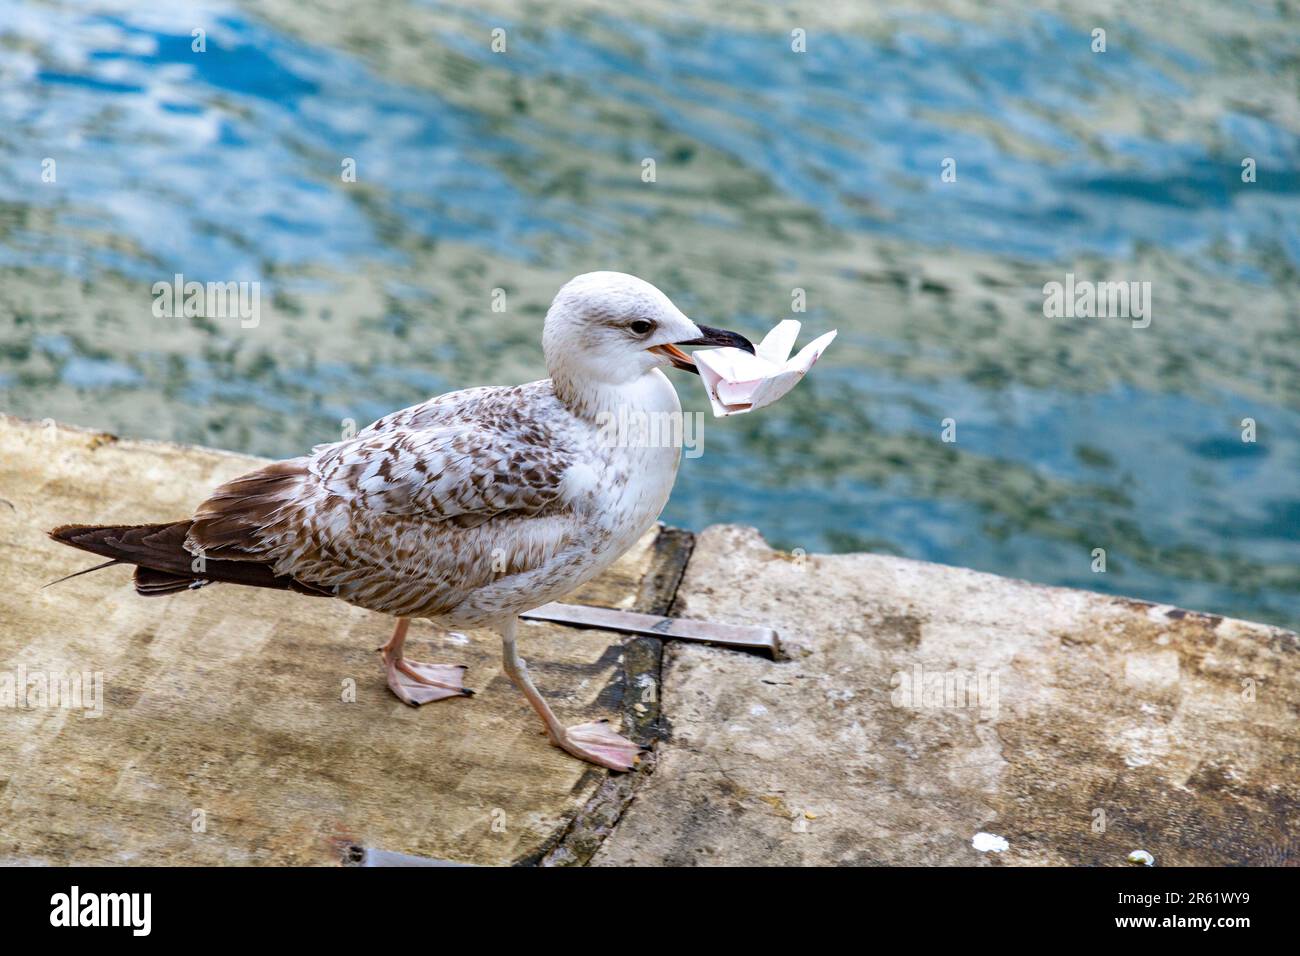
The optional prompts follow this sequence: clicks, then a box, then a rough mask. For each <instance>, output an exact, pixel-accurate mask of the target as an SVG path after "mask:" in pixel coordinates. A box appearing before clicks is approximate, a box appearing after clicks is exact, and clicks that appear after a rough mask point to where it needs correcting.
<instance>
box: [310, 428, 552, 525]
mask: <svg viewBox="0 0 1300 956" xmlns="http://www.w3.org/2000/svg"><path fill="white" fill-rule="evenodd" d="M568 465H569V457H568V456H567V455H565V454H564V453H562V452H557V451H556V450H554V449H552V448H545V447H539V446H537V445H534V444H533V443H531V442H529V441H527V440H522V441H521V440H519V438H517V437H516V436H514V435H511V434H507V433H503V432H501V431H499V430H497V429H494V428H488V427H484V426H483V425H481V424H478V423H473V424H456V425H449V426H443V427H439V428H429V429H420V430H407V429H395V430H392V431H388V432H379V433H373V434H362V435H358V436H357V437H356V438H353V439H351V440H349V441H346V442H340V443H338V444H337V445H334V446H332V447H330V448H328V449H326V450H324V451H323V452H322V453H321V454H319V455H318V456H317V457H316V458H315V460H314V461H313V462H312V464H311V472H312V474H313V475H314V476H315V477H316V478H317V479H318V480H319V482H320V485H321V487H322V489H324V491H325V492H326V493H327V494H330V495H334V496H337V497H338V498H341V499H343V500H345V501H348V502H351V503H352V504H354V505H355V506H356V507H358V508H361V509H363V510H364V511H367V512H369V513H371V514H389V515H419V516H422V517H423V518H425V519H426V520H430V521H440V520H446V519H449V518H467V517H471V516H472V517H479V518H484V519H486V518H490V517H493V516H496V515H500V514H503V513H506V512H509V513H512V514H516V515H535V514H539V513H541V512H542V511H543V510H545V509H546V508H547V506H549V505H550V504H551V503H552V502H554V501H555V499H556V498H557V497H558V496H559V494H560V482H561V480H562V479H563V475H564V471H565V469H566V468H567V467H568ZM462 524H463V522H462Z"/></svg>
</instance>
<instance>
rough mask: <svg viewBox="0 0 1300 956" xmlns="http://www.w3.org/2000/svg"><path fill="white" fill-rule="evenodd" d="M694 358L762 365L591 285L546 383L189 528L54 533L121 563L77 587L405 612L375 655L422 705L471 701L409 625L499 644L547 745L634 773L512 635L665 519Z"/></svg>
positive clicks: (339, 455) (584, 280)
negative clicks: (118, 579)
mask: <svg viewBox="0 0 1300 956" xmlns="http://www.w3.org/2000/svg"><path fill="white" fill-rule="evenodd" d="M683 345H704V346H719V347H733V348H741V349H744V350H745V351H747V352H750V353H753V351H754V346H753V345H752V344H750V342H749V340H748V339H746V338H745V337H744V336H742V335H739V334H738V333H736V332H728V331H725V330H722V329H714V328H710V327H708V326H704V325H696V324H695V323H694V322H693V321H691V320H690V319H689V318H687V317H686V316H685V315H684V314H683V313H682V312H681V311H680V310H679V309H678V308H677V307H676V306H675V305H673V303H672V302H671V301H670V300H669V298H668V296H666V295H665V294H664V293H663V292H661V291H660V290H659V289H657V288H656V287H655V286H653V285H651V284H650V283H648V282H646V281H644V280H642V279H639V278H637V277H636V276H632V275H627V274H625V273H620V272H590V273H587V274H585V275H580V276H578V277H577V278H575V279H572V280H570V281H569V282H568V283H566V284H565V285H564V286H563V288H561V289H560V291H559V292H558V294H557V295H556V296H555V299H554V301H553V302H552V303H551V307H550V309H549V310H548V311H547V313H546V320H545V324H544V326H543V331H542V351H543V353H544V355H545V359H546V369H547V372H548V373H549V374H550V377H549V378H545V379H542V380H540V381H536V382H530V383H528V384H526V385H514V386H487V387H481V388H468V389H464V390H461V391H455V392H448V393H447V394H445V395H439V396H437V397H435V398H431V399H429V400H428V401H426V402H422V403H420V404H418V405H412V406H411V407H409V408H404V409H402V410H400V411H396V412H393V413H392V414H389V415H386V416H385V417H383V418H381V419H379V420H378V421H376V422H375V423H374V424H372V425H370V426H369V427H367V428H365V429H364V430H362V431H360V432H358V433H357V434H356V435H354V436H352V437H350V438H345V439H344V440H342V441H338V442H333V443H330V444H324V445H318V446H316V447H315V448H314V449H312V451H311V453H310V454H308V455H304V456H301V457H298V458H290V459H287V460H284V461H278V462H275V463H273V464H269V465H266V466H265V467H262V468H259V469H257V470H256V471H253V472H250V473H248V474H246V475H242V476H240V477H238V478H235V479H234V480H232V481H229V482H227V483H225V484H224V485H221V486H220V487H218V488H217V489H216V490H214V491H213V492H212V494H211V496H210V497H209V498H208V499H207V500H206V501H204V502H203V503H202V504H201V505H199V507H198V510H196V511H195V512H194V515H193V517H191V518H188V519H184V520H180V521H172V522H167V523H163V524H142V525H63V526H61V527H58V528H55V529H54V530H53V531H51V532H49V534H50V537H52V538H54V539H55V540H56V541H60V542H62V543H64V544H67V545H71V546H72V547H75V548H80V549H81V550H83V551H89V552H92V553H94V554H98V555H100V556H103V557H107V558H109V559H110V560H109V561H107V562H105V563H103V564H100V565H97V566H95V567H93V568H89V569H87V571H83V572H78V574H84V573H87V572H88V571H97V570H99V569H101V568H106V567H109V566H111V565H117V564H125V565H133V566H134V567H135V575H134V582H135V589H136V591H137V592H138V593H139V594H142V595H149V596H155V595H165V594H172V593H175V592H179V591H187V590H192V589H195V588H199V587H202V586H204V585H207V584H212V583H218V582H220V583H230V584H240V585H246V586H251V587H262V588H278V589H282V590H288V591H295V592H298V593H300V594H306V595H313V596H326V597H334V598H338V599H340V600H343V601H346V602H347V603H349V604H355V605H357V606H359V607H363V608H366V609H368V610H372V611H378V612H380V613H383V614H388V615H391V616H393V617H395V618H396V619H397V621H396V626H395V627H394V629H393V636H392V638H391V639H390V640H389V641H388V643H387V644H385V645H384V646H383V647H382V648H380V649H379V650H380V652H382V655H383V666H384V670H385V673H386V676H387V682H388V686H389V688H391V689H392V692H393V693H394V694H396V695H397V697H398V698H399V699H400V700H402V701H404V702H405V703H407V704H410V705H412V706H419V705H421V704H427V703H430V702H433V701H438V700H444V699H447V698H455V697H465V696H471V695H472V694H473V691H471V690H469V689H468V688H466V687H465V685H464V667H463V666H459V665H448V664H428V663H421V662H419V661H413V660H409V659H407V658H406V657H405V656H404V655H403V653H402V647H403V644H404V643H405V641H406V635H407V629H408V628H409V627H410V622H411V620H412V619H414V618H420V619H427V620H431V621H433V622H434V623H435V625H436V626H438V627H440V628H443V629H446V630H449V631H450V630H455V629H460V628H477V627H485V628H492V629H494V630H496V631H497V632H498V633H499V634H500V636H501V641H502V653H503V658H504V668H505V672H506V673H507V674H508V675H509V676H510V679H511V680H512V681H513V682H514V684H515V685H516V686H517V687H518V688H519V690H520V691H521V692H522V693H523V695H524V696H525V697H526V698H527V699H528V703H529V704H530V705H531V706H532V708H533V709H534V710H535V711H536V712H537V714H538V716H539V717H541V719H542V722H543V724H545V727H546V734H547V737H548V738H549V740H550V742H551V743H552V744H554V745H555V746H557V747H560V748H562V749H563V750H565V751H567V752H568V753H570V754H572V755H573V756H575V757H578V758H580V759H582V760H587V761H590V762H592V763H594V764H598V765H600V766H603V767H608V768H609V769H611V770H616V771H627V770H631V769H633V767H634V766H635V764H636V761H637V759H638V757H639V756H640V753H641V750H642V748H641V747H639V746H638V745H637V744H635V743H633V742H632V741H630V740H628V739H627V738H625V737H623V736H621V735H620V734H618V733H616V732H615V731H614V730H613V728H612V727H611V726H610V724H609V722H608V721H607V720H599V721H594V722H590V723H583V724H578V725H576V726H571V727H566V726H564V725H563V724H562V723H561V722H560V721H559V719H557V717H556V716H555V714H554V712H553V711H552V710H551V708H550V706H549V705H548V704H547V703H546V701H545V699H544V698H543V697H542V695H541V693H540V692H539V691H538V690H537V687H536V686H535V685H534V684H533V682H532V679H531V678H530V677H529V674H528V667H527V665H526V664H525V662H524V660H523V658H521V657H520V656H519V650H518V648H517V646H516V639H515V638H516V630H517V621H518V616H519V614H521V613H522V612H525V611H528V610H531V609H533V608H536V607H539V606H541V605H543V604H546V603H547V602H549V601H553V600H556V599H557V598H560V597H563V596H564V595H565V594H567V593H569V592H570V591H572V590H573V589H574V588H577V587H578V586H580V585H582V584H583V583H584V582H586V581H589V580H590V579H592V578H593V577H595V576H596V575H598V574H600V573H601V572H602V571H603V570H605V569H606V568H608V567H609V566H610V565H611V564H613V563H614V561H615V560H617V559H618V557H619V556H620V555H622V554H623V553H624V552H625V551H627V550H628V549H629V548H630V547H632V545H633V544H634V543H635V542H636V541H637V540H638V539H639V538H640V537H641V536H642V535H643V534H644V533H645V532H646V531H647V530H648V529H649V528H650V526H651V525H652V524H653V523H654V522H655V520H656V519H657V518H658V517H659V514H660V512H661V511H662V510H663V508H664V505H665V504H666V503H667V502H668V496H669V493H670V492H671V491H672V487H673V482H674V480H675V479H676V476H677V466H678V461H679V458H680V440H678V441H676V442H673V441H666V440H664V437H665V435H672V434H676V435H677V436H678V437H679V439H680V435H681V431H680V428H679V429H678V430H677V431H676V432H674V431H673V429H672V428H671V427H669V428H667V429H665V428H664V427H662V426H663V425H664V423H665V422H671V421H672V420H673V418H674V417H676V418H677V422H678V424H679V425H680V415H681V404H680V402H679V401H678V398H677V392H676V390H675V389H674V388H673V385H672V383H671V382H670V381H669V380H668V377H667V376H666V375H664V373H663V371H662V369H664V368H666V367H669V366H673V367H676V368H679V369H683V370H686V371H691V372H696V373H697V374H698V369H697V368H696V366H695V362H694V359H693V358H692V357H691V356H690V355H689V354H688V353H686V352H684V351H682V349H680V348H679V347H678V346H683ZM613 422H618V423H619V427H618V428H613V427H611V423H613ZM74 576H75V575H74Z"/></svg>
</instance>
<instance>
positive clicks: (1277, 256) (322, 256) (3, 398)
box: [0, 0, 1300, 626]
mask: <svg viewBox="0 0 1300 956" xmlns="http://www.w3.org/2000/svg"><path fill="white" fill-rule="evenodd" d="M867 6H868V5H865V4H860V5H844V6H838V5H835V4H830V5H825V4H823V5H817V6H815V7H810V8H809V9H808V10H806V11H804V12H791V11H787V10H786V9H785V8H781V9H777V8H774V7H771V6H768V5H764V4H758V3H753V4H750V3H728V4H726V5H725V6H722V5H720V6H718V7H717V8H716V9H715V10H714V11H712V12H709V11H707V10H706V9H705V8H703V7H701V6H700V5H680V6H677V5H664V4H658V3H656V4H645V3H638V2H628V3H620V4H583V5H579V4H576V3H558V4H549V5H541V4H532V3H523V2H511V3H495V2H494V3H487V4H481V3H480V4H474V5H472V6H471V5H466V6H457V5H453V4H440V3H393V4H384V3H379V2H375V0H369V2H352V0H333V2H310V0H296V2H288V0H284V2H272V3H263V4H251V3H250V4H237V3H233V2H214V3H197V4H187V3H165V4H164V3H159V4H153V5H151V4H145V3H128V2H96V3H81V4H74V3H42V2H13V0H10V2H9V3H6V4H5V5H3V6H0V173H2V174H3V175H0V408H3V409H4V410H6V411H10V412H13V413H16V414H20V415H25V416H28V417H36V418H43V417H46V416H49V417H53V418H57V419H62V420H68V421H72V422H76V423H80V424H84V425H91V426H97V427H103V428H108V429H111V430H114V431H117V432H119V433H122V434H127V435H134V436H144V437H154V438H168V439H175V440H179V441H195V442H202V443H205V444H209V445H215V446H219V447H225V448H232V449H237V450H241V451H248V452H253V453H258V454H264V455H273V456H285V455H292V454H296V453H299V452H301V451H302V450H304V449H305V448H307V447H309V446H310V445H312V444H314V443H316V442H320V441H327V440H331V439H333V438H336V437H337V436H338V435H339V433H340V429H341V428H342V427H344V423H345V421H347V420H353V421H356V422H359V423H362V424H364V423H365V422H367V421H369V420H371V419H373V418H375V417H377V416H378V415H380V414H382V413H383V412H385V411H388V410H390V409H392V408H395V407H398V406H401V405H404V404H409V403H411V402H414V401H418V400H420V399H422V398H423V397H425V396H427V395H429V394H432V393H436V392H439V391H443V390H446V389H449V388H455V387H461V386H466V385H474V384H483V383H491V382H514V381H521V380H525V379H528V378H534V377H538V376H540V375H541V374H543V370H542V366H541V355H540V348H539V346H538V332H539V323H540V319H541V316H542V314H543V313H544V311H545V307H546V304H547V303H548V302H549V299H550V297H551V295H552V294H553V293H554V291H555V289H556V288H557V287H558V286H559V284H560V283H562V282H563V281H564V280H565V279H566V278H568V277H569V276H571V275H573V274H576V273H578V272H584V271H589V270H592V269H598V268H610V269H620V270H625V271H629V272H635V273H637V274H639V275H642V276H644V277H646V278H648V279H650V280H652V281H654V282H656V283H657V284H659V285H660V286H661V287H662V288H664V289H665V291H667V292H668V293H669V294H670V295H672V296H673V297H674V298H675V299H676V300H677V301H678V303H679V304H680V305H682V307H683V308H684V309H685V310H686V311H687V312H688V313H689V314H692V315H693V316H695V317H697V318H699V319H700V320H702V321H705V322H708V323H710V324H714V325H723V326H727V327H732V328H738V329H741V330H743V331H748V332H750V333H754V334H760V333H761V332H762V331H763V330H765V329H766V328H768V327H769V326H770V325H771V324H773V323H774V322H775V321H776V320H778V319H780V318H784V317H788V316H789V315H790V314H791V312H790V310H791V296H792V290H793V289H795V288H800V289H803V290H805V291H806V295H807V303H808V310H807V314H806V315H799V316H797V317H798V318H800V319H802V320H803V321H804V323H805V326H806V329H807V332H808V333H817V332H820V331H823V330H825V329H828V328H838V329H839V330H840V337H839V339H838V340H837V341H836V343H835V345H834V346H833V347H832V349H831V350H830V352H829V353H828V354H827V356H826V358H825V359H824V360H823V362H822V363H821V364H820V365H819V366H818V368H817V370H816V372H815V373H814V374H813V375H812V376H811V377H810V378H809V379H808V380H807V381H806V382H805V383H803V384H802V385H801V386H800V387H799V389H798V390H796V391H795V392H794V393H792V394H791V395H790V396H789V397H788V398H787V399H785V400H783V401H782V402H781V403H780V404H779V405H777V406H774V407H772V408H770V409H767V410H765V411H763V412H761V413H758V414H754V415H750V416H744V417H741V418H735V419H728V420H725V421H720V422H716V423H715V422H714V421H713V420H712V419H709V420H708V422H707V424H706V427H705V431H704V436H703V437H704V455H703V457H701V458H699V459H696V460H690V461H687V462H685V463H684V465H683V469H682V473H681V476H680V478H679V481H678V486H677V490H676V491H675V493H674V497H673V501H672V503H671V504H670V505H669V509H668V511H667V513H666V515H665V517H666V519H667V520H669V521H671V522H674V523H678V524H683V525H687V526H691V527H700V526H702V525H704V524H707V523H710V522H713V521H741V522H747V523H752V524H755V525H757V526H758V527H759V528H761V529H762V530H763V532H764V533H765V534H766V535H767V537H768V538H769V540H771V541H772V542H773V543H775V544H778V545H781V546H784V547H788V548H794V547H799V548H804V549H807V550H810V551H813V550H858V549H872V550H880V551H888V552H892V553H896V554H903V555H908V556H911V557H917V558H923V559H928V560H935V561H942V562H946V563H950V564H959V565H966V566H970V567H975V568H979V569H983V570H989V571H995V572H999V573H1003V574H1010V575H1015V576H1020V577H1026V578H1029V579H1032V580H1036V581H1043V582H1048V583H1057V584H1068V585H1074V586H1081V587H1087V588H1092V589H1098V590H1105V591H1112V592H1118V593H1126V594H1132V595H1136V596H1140V597H1144V598H1148V599H1152V600H1158V601H1168V602H1173V603H1178V604H1182V605H1184V606H1188V607H1194V608H1199V609H1205V610H1212V611H1218V612H1223V613H1230V614H1235V615H1239V616H1245V617H1251V618H1257V619H1262V620H1266V621H1273V622H1277V623H1283V624H1289V625H1291V626H1296V625H1297V624H1300V482H1298V478H1297V476H1298V475H1300V345H1298V344H1297V343H1298V342H1300V334H1298V333H1300V284H1298V283H1297V265H1298V264H1300V100H1298V98H1297V90H1298V89H1300V23H1297V20H1296V18H1295V17H1294V16H1292V17H1290V18H1287V17H1286V16H1285V15H1283V14H1282V13H1281V12H1280V11H1284V10H1285V9H1286V6H1285V5H1272V4H1267V5H1266V4H1258V5H1253V4H1223V3H1210V2H1206V3H1195V4H1188V3H1177V4H1174V3H1144V4H1141V5H1140V7H1141V9H1130V7H1131V6H1132V5H1127V4H1120V3H1098V4H1094V5H1092V6H1091V7H1090V8H1087V9H1086V10H1085V9H1081V8H1080V5H1079V4H1065V3H1045V4H1040V5H1038V7H1039V9H1038V10H1036V11H1029V10H1028V8H1026V7H1024V6H1022V5H1020V4H1012V3H997V4H990V3H977V2H972V0H965V2H955V0H949V2H945V3H939V4H935V3H929V4H925V5H924V6H921V5H909V4H898V5H890V8H889V9H888V10H874V9H858V7H867ZM1099 26H1100V27H1103V28H1105V29H1106V31H1107V49H1106V52H1105V53H1094V52H1092V50H1091V49H1090V44H1091V42H1092V39H1091V31H1092V30H1093V29H1094V28H1095V27H1099ZM498 27H499V28H502V29H504V30H505V31H506V33H505V36H506V43H507V49H506V52H505V53H494V52H493V51H492V49H491V48H490V45H489V44H490V40H491V37H490V33H491V31H492V30H493V29H494V28H498ZM796 27H798V28H801V29H804V30H806V32H807V52H806V53H803V54H797V53H794V52H792V50H791V37H790V31H791V29H793V28H796ZM195 28H202V29H204V30H206V46H207V49H206V51H205V52H202V53H196V52H195V51H194V50H193V49H192V31H193V30H194V29H195ZM1247 157H1249V158H1252V159H1253V160H1254V161H1255V163H1256V167H1257V171H1258V176H1257V181H1255V182H1253V183H1247V182H1243V181H1242V175H1241V174H1242V165H1241V164H1242V161H1243V159H1244V158H1247ZM344 158H351V159H354V160H355V161H356V170H357V181H356V182H344V181H343V179H342V178H341V176H340V171H341V164H342V162H343V160H344ZM645 158H653V159H655V161H656V164H657V166H656V173H657V177H656V181H655V182H654V183H645V182H643V181H642V178H641V171H642V160H643V159H645ZM946 158H952V159H955V160H956V171H957V178H956V181H955V182H944V181H943V180H942V178H941V176H940V173H941V167H942V164H943V162H944V160H945V159H946ZM45 159H53V160H54V161H55V164H56V165H55V170H56V176H55V181H54V182H46V181H43V179H42V172H43V168H44V167H43V165H42V164H43V161H44V160H45ZM1067 272H1069V273H1074V274H1075V275H1076V276H1077V277H1079V278H1086V279H1091V280H1094V281H1107V280H1126V281H1129V280H1131V281H1147V282H1150V283H1151V288H1152V300H1153V321H1152V324H1151V325H1150V327H1149V328H1144V329H1139V328H1133V326H1132V324H1131V323H1130V322H1129V321H1128V320H1127V319H1118V318H1109V319H1106V318H1090V319H1056V318H1047V317H1045V315H1044V311H1043V298H1044V297H1043V291H1042V290H1043V286H1044V284H1045V283H1047V282H1051V281H1064V279H1065V275H1066V273H1067ZM174 273H183V274H184V275H185V277H186V278H187V279H195V280H199V281H208V280H212V281H223V282H224V281H231V280H234V281H239V280H246V281H258V282H260V283H261V288H262V299H263V309H262V316H261V322H260V324H259V325H258V326H257V327H256V328H252V329H244V328H241V327H240V324H239V322H238V320H227V319H206V318H192V319H157V318H155V317H154V316H153V314H152V312H151V309H150V306H151V304H152V296H151V292H150V286H151V284H152V283H153V282H155V281H157V280H161V279H168V278H170V277H171V276H172V275H173V274H174ZM494 288H502V289H505V290H506V292H507V296H508V300H507V301H508V303H509V310H508V311H507V312H506V313H505V314H504V315H503V314H500V313H494V312H493V311H492V309H491V304H492V299H491V296H492V290H493V289H494ZM679 389H680V391H681V392H682V394H683V398H684V399H685V400H686V402H687V404H688V406H690V407H693V408H695V409H701V410H702V409H703V408H704V407H705V406H704V403H703V401H702V394H701V393H700V391H699V388H698V385H697V384H696V383H695V382H694V381H683V382H680V383H679ZM947 418H951V419H953V420H955V422H956V438H957V440H956V442H954V443H945V442H943V441H942V440H941V428H942V426H941V422H942V420H944V419H947ZM1244 418H1251V419H1254V420H1255V421H1256V423H1257V428H1258V441H1256V442H1254V443H1247V442H1243V441H1242V440H1241V431H1242V429H1241V424H1240V423H1241V421H1242V419H1244ZM1099 547H1100V548H1105V549H1106V551H1107V559H1108V560H1107V570H1106V573H1104V574H1099V573H1094V572H1093V571H1092V570H1091V568H1092V561H1093V559H1092V551H1093V549H1094V548H1099Z"/></svg>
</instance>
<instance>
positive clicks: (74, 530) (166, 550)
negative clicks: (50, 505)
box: [50, 521, 333, 597]
mask: <svg viewBox="0 0 1300 956" xmlns="http://www.w3.org/2000/svg"><path fill="white" fill-rule="evenodd" d="M189 529H190V522H189V521H174V522H171V523H170V524H137V525H88V524H65V525H61V526H60V527H58V528H55V529H54V530H53V531H51V532H50V537H51V538H53V539H54V540H55V541H60V542H62V543H63V544H67V545H71V546H72V547H74V548H80V549H81V550H82V551H89V552H90V553H91V554H99V555H103V556H104V557H106V558H112V559H113V561H114V562H116V563H119V564H134V565H136V571H135V589H136V591H137V593H139V594H144V595H155V594H171V593H173V592H175V591H184V590H188V589H190V588H197V587H202V586H203V585H204V584H209V583H212V582H215V581H224V582H228V583H230V584H244V585H248V586H249V587H257V588H277V589H279V590H282V591H297V592H299V593H300V594H313V595H321V596H325V597H331V596H333V592H331V591H328V590H325V589H323V588H318V587H316V586H314V585H311V584H307V583H305V582H302V581H297V580H295V579H293V578H291V577H289V576H287V575H283V574H276V573H275V572H274V571H272V570H271V566H270V565H269V564H265V563H262V562H259V561H225V560H214V559H212V558H208V559H207V560H206V561H205V562H204V565H203V570H202V571H195V570H194V569H193V561H194V555H192V554H190V553H189V552H188V551H186V550H185V535H186V534H187V533H188V532H189ZM108 566H109V565H107V564H103V565H100V567H108ZM89 570H98V568H92V569H89Z"/></svg>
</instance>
